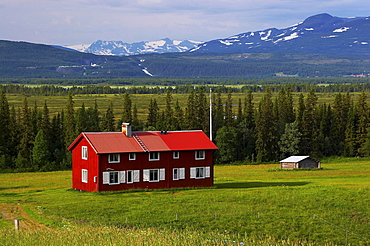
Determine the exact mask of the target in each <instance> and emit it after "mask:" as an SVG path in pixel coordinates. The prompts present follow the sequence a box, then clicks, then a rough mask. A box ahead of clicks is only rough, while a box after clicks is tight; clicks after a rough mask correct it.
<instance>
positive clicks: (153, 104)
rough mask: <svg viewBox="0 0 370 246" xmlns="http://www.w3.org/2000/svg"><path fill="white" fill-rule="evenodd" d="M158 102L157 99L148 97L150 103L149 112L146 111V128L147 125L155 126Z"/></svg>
mask: <svg viewBox="0 0 370 246" xmlns="http://www.w3.org/2000/svg"><path fill="white" fill-rule="evenodd" d="M158 112H159V108H158V104H157V101H156V100H155V98H154V99H150V104H149V113H148V118H147V128H148V127H153V128H155V127H156V126H157V119H158Z"/></svg>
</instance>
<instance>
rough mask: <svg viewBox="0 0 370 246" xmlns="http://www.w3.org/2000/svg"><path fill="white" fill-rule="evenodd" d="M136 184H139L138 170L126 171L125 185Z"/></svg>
mask: <svg viewBox="0 0 370 246" xmlns="http://www.w3.org/2000/svg"><path fill="white" fill-rule="evenodd" d="M136 182H140V170H129V171H127V183H128V184H132V183H136Z"/></svg>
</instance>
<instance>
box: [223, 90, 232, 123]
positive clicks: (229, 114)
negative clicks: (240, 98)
mask: <svg viewBox="0 0 370 246" xmlns="http://www.w3.org/2000/svg"><path fill="white" fill-rule="evenodd" d="M233 125H234V120H233V100H232V97H231V90H230V89H229V91H228V94H227V99H226V103H225V126H228V127H232V126H233Z"/></svg>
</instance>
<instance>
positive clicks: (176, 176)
mask: <svg viewBox="0 0 370 246" xmlns="http://www.w3.org/2000/svg"><path fill="white" fill-rule="evenodd" d="M173 180H179V169H178V168H174V169H173Z"/></svg>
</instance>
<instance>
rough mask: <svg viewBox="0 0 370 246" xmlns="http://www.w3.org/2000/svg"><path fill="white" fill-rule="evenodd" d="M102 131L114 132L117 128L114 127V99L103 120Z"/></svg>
mask: <svg viewBox="0 0 370 246" xmlns="http://www.w3.org/2000/svg"><path fill="white" fill-rule="evenodd" d="M101 128H102V131H103V132H113V131H114V130H115V127H114V112H113V103H112V101H110V102H109V106H108V108H107V111H106V112H105V114H104V116H103V120H102V127H101Z"/></svg>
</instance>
